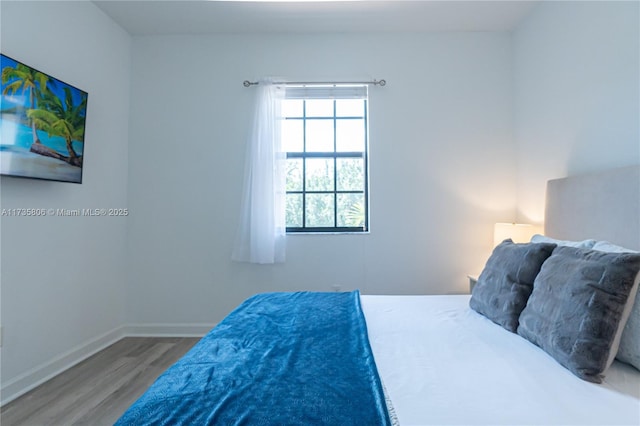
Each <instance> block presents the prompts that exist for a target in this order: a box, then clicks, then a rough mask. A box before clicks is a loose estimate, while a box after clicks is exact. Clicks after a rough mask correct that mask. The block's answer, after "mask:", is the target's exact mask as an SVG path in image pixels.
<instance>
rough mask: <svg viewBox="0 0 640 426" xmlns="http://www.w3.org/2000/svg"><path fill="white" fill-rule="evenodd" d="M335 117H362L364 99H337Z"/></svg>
mask: <svg viewBox="0 0 640 426" xmlns="http://www.w3.org/2000/svg"><path fill="white" fill-rule="evenodd" d="M336 116H337V117H363V116H364V99H338V100H336Z"/></svg>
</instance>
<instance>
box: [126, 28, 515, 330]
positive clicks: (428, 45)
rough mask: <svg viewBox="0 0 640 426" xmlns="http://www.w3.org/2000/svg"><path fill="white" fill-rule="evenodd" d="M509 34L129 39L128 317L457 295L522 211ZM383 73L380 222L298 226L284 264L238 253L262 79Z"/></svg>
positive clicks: (212, 318)
mask: <svg viewBox="0 0 640 426" xmlns="http://www.w3.org/2000/svg"><path fill="white" fill-rule="evenodd" d="M511 64H512V51H511V38H510V35H509V34H488V33H478V34H474V33H466V34H431V35H429V34H395V35H390V34H366V35H295V36H292V35H255V36H251V35H245V36H241V35H227V36H167V37H136V38H135V39H134V43H133V69H132V70H133V71H132V98H131V99H132V103H131V131H130V150H129V198H128V205H129V208H130V210H131V216H130V217H129V224H128V225H129V239H128V242H129V250H128V252H129V256H128V261H129V269H128V278H129V286H128V288H129V294H128V297H127V301H128V303H129V305H128V310H127V314H128V319H129V321H130V322H132V323H135V324H154V323H170V324H198V323H212V322H216V321H219V320H220V319H221V318H222V317H223V316H224V315H225V314H226V313H228V312H229V311H230V310H231V309H232V308H233V307H235V306H236V305H237V304H238V303H239V302H240V301H241V300H242V299H244V298H246V297H248V296H249V295H250V294H253V293H256V292H265V291H277V290H322V291H330V290H331V285H333V284H339V285H341V286H342V288H343V289H344V290H348V289H353V288H360V289H361V290H362V292H363V293H368V294H372V293H376V294H379V293H387V294H388V293H395V294H414V293H420V294H423V293H461V292H466V291H468V282H467V280H466V274H468V273H477V272H478V271H479V270H480V268H481V267H482V266H483V265H484V262H485V260H486V257H487V256H488V253H489V250H490V248H491V244H492V232H493V223H494V222H496V221H504V220H513V219H514V218H515V176H516V170H515V164H514V161H513V159H514V157H515V149H514V143H513V139H512V134H511V130H512V94H513V93H512V87H511V81H512V79H511V75H512V74H511V73H512V70H511ZM262 76H279V77H282V78H285V79H293V80H327V79H328V80H331V79H335V80H345V79H347V80H348V79H358V80H360V79H363V78H378V79H380V78H384V79H386V80H387V82H388V84H387V86H386V87H384V88H372V89H371V91H370V144H371V146H370V161H371V163H370V169H371V176H370V182H371V193H370V198H371V234H369V235H322V236H320V235H294V236H289V238H288V254H287V256H288V259H287V262H286V263H285V264H284V265H277V266H254V265H247V264H237V263H232V262H231V261H230V257H231V250H232V244H233V240H234V235H235V231H236V226H237V222H238V221H237V216H238V212H239V205H240V191H241V187H242V176H243V165H244V154H245V146H246V144H245V142H246V139H247V133H248V127H249V124H250V118H251V111H252V108H253V107H252V102H253V99H254V96H255V90H254V89H251V88H249V89H247V88H244V87H243V86H242V81H243V80H245V79H251V80H253V79H256V78H259V77H262Z"/></svg>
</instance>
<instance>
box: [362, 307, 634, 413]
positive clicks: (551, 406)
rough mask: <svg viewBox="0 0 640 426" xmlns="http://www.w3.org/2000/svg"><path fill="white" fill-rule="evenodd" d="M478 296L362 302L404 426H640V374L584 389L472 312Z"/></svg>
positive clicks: (614, 374) (621, 369) (615, 369)
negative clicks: (447, 425) (499, 425)
mask: <svg viewBox="0 0 640 426" xmlns="http://www.w3.org/2000/svg"><path fill="white" fill-rule="evenodd" d="M469 297H470V296H468V295H467V296H464V295H463V296H366V295H363V296H362V308H363V310H364V314H365V317H366V320H367V327H368V333H369V340H370V342H371V348H372V350H373V354H374V356H375V360H376V364H377V367H378V371H379V374H380V377H381V378H382V380H383V382H384V384H385V386H386V388H387V392H388V394H389V397H390V398H391V400H392V402H393V406H394V408H395V411H396V414H397V417H398V420H399V422H400V424H401V425H402V426H408V425H441V424H458V425H471V424H490V425H497V424H505V425H524V424H529V425H547V424H549V425H550V424H553V425H588V424H592V425H622V424H630V425H640V371H638V370H636V369H634V368H633V367H630V366H628V365H626V364H622V363H619V362H615V363H614V364H613V365H612V366H611V368H610V369H609V370H607V372H606V377H605V380H604V382H603V384H601V385H598V384H594V383H589V382H586V381H583V380H581V379H579V378H577V377H576V376H574V375H573V374H572V373H571V372H569V371H568V370H566V369H565V368H564V367H562V366H561V365H560V364H558V363H557V362H556V361H555V360H554V359H553V358H551V357H550V356H548V355H547V354H546V353H545V352H544V351H542V350H541V349H539V348H538V347H536V346H535V345H533V344H531V343H529V342H528V341H527V340H525V339H523V338H522V337H520V336H518V335H516V334H513V333H510V332H508V331H506V330H505V329H503V328H502V327H500V326H498V325H496V324H494V323H492V322H491V321H489V320H488V319H486V318H484V317H483V316H481V315H479V314H478V313H476V312H475V311H473V310H471V309H470V308H469Z"/></svg>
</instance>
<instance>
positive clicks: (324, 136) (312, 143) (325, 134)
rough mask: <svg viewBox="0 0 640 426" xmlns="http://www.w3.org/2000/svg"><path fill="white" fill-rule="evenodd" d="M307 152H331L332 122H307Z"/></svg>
mask: <svg viewBox="0 0 640 426" xmlns="http://www.w3.org/2000/svg"><path fill="white" fill-rule="evenodd" d="M306 136H307V152H333V120H307V130H306Z"/></svg>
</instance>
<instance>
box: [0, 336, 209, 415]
mask: <svg viewBox="0 0 640 426" xmlns="http://www.w3.org/2000/svg"><path fill="white" fill-rule="evenodd" d="M198 340H199V339H198V338H195V337H194V338H173V337H172V338H168V337H167V338H163V337H162V338H160V337H127V338H124V339H122V340H119V341H118V342H116V343H114V344H113V345H111V346H109V347H108V348H106V349H104V350H102V351H100V352H98V353H97V354H95V355H93V356H92V357H90V358H88V359H86V360H85V361H83V362H81V363H80V364H78V365H76V366H74V367H72V368H70V369H69V370H67V371H65V372H63V373H61V374H59V375H58V376H56V377H54V378H52V379H51V380H49V381H47V382H45V383H43V384H42V385H40V386H38V387H37V388H35V389H33V390H31V391H29V392H28V393H26V394H24V395H22V396H21V397H19V398H17V399H15V400H13V401H11V402H10V403H8V404H6V405H5V406H3V407H2V410H1V411H0V424H2V426H13V425H24V426H40V425H91V426H99V425H113V423H114V422H115V421H116V420H117V419H118V418H119V417H120V416H121V415H122V413H124V411H125V410H126V409H127V408H128V407H129V405H131V404H132V403H133V402H134V401H135V400H136V399H137V398H138V397H139V396H140V395H142V393H143V392H144V391H145V390H146V389H147V388H148V387H149V386H150V385H151V384H152V383H153V382H154V381H155V380H156V378H157V377H158V376H159V375H160V374H161V373H162V372H163V371H164V370H166V369H167V368H168V367H169V366H170V365H172V364H173V363H174V362H176V361H177V360H178V359H179V358H180V357H181V356H182V355H184V354H185V353H186V352H187V351H188V350H189V349H190V348H191V347H192V346H193V345H194V344H195V343H196V342H197V341H198Z"/></svg>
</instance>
